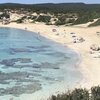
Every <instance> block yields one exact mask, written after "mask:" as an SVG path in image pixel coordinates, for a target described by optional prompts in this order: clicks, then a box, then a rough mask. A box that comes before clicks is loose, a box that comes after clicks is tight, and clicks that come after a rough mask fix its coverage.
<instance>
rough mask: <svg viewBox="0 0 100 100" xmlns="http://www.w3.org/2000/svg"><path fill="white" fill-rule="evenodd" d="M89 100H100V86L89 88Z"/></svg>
mask: <svg viewBox="0 0 100 100" xmlns="http://www.w3.org/2000/svg"><path fill="white" fill-rule="evenodd" d="M91 100H100V86H96V87H92V88H91Z"/></svg>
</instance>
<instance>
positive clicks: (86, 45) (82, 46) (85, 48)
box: [0, 23, 100, 90]
mask: <svg viewBox="0 0 100 100" xmlns="http://www.w3.org/2000/svg"><path fill="white" fill-rule="evenodd" d="M0 27H11V28H18V29H24V30H25V28H27V29H26V30H27V31H32V32H35V33H37V34H38V33H39V35H41V36H43V37H45V38H47V39H50V40H52V41H55V42H57V43H60V44H62V45H63V46H64V47H68V48H70V49H71V50H72V51H74V52H76V53H77V54H78V55H79V56H80V58H81V59H79V60H80V61H78V62H77V63H78V64H77V63H76V65H75V66H78V68H79V71H80V72H81V73H82V75H83V77H84V79H82V80H81V82H79V83H78V84H77V85H76V86H75V88H80V87H82V88H87V89H90V87H91V86H94V85H99V84H100V80H98V79H99V73H100V68H99V67H100V58H94V57H92V56H91V55H90V54H89V49H90V46H91V45H92V44H95V43H98V44H99V43H100V38H98V37H97V36H96V32H97V31H99V29H100V27H91V28H83V27H82V28H81V27H74V26H72V27H65V26H60V27H57V26H47V25H44V24H40V23H39V24H16V23H10V24H8V25H2V24H1V23H0ZM52 29H56V30H57V32H52ZM64 30H65V31H64ZM93 30H94V31H93ZM71 32H75V33H76V34H75V35H77V36H79V37H80V36H81V37H83V38H84V39H85V41H84V42H82V43H73V37H72V35H71V34H70V33H71ZM58 33H59V35H57V34H58ZM94 39H96V40H94ZM93 40H94V41H93ZM66 90H67V89H66Z"/></svg>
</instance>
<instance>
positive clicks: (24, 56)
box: [0, 28, 82, 100]
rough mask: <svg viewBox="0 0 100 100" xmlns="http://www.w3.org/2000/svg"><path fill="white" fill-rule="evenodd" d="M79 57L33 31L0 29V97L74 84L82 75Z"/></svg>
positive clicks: (28, 93)
mask: <svg viewBox="0 0 100 100" xmlns="http://www.w3.org/2000/svg"><path fill="white" fill-rule="evenodd" d="M78 60H79V58H78V55H77V54H76V53H75V52H73V51H71V50H70V49H68V48H65V47H63V46H61V45H60V44H57V43H54V42H52V41H50V40H48V39H46V38H44V37H41V36H39V35H37V34H35V33H33V32H29V31H25V30H20V29H13V28H0V100H1V99H2V100H5V98H6V100H10V99H11V98H12V99H11V100H17V99H18V100H23V98H22V97H23V96H24V95H25V96H26V95H27V97H28V96H30V95H31V96H32V95H34V94H35V93H37V94H38V91H40V90H43V91H45V92H48V91H49V90H48V89H50V88H51V89H53V87H54V86H56V87H55V88H57V89H58V90H59V89H60V88H61V87H59V83H61V84H62V85H64V84H66V86H73V85H74V84H75V83H76V82H78V81H80V80H81V78H82V75H81V73H80V72H79V70H78V68H77V67H76V66H75V64H76V62H77V61H78ZM55 84H56V85H55ZM57 86H58V87H57ZM47 90H48V91H47ZM32 99H33V98H30V100H32ZM24 100H29V99H28V98H26V99H25V98H24Z"/></svg>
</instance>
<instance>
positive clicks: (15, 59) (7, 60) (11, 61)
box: [0, 58, 32, 66]
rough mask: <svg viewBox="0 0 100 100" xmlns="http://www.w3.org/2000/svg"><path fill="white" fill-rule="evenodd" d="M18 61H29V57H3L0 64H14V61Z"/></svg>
mask: <svg viewBox="0 0 100 100" xmlns="http://www.w3.org/2000/svg"><path fill="white" fill-rule="evenodd" d="M18 61H19V62H20V63H31V62H32V61H31V58H12V59H4V60H2V61H1V62H0V64H2V65H5V66H14V65H15V63H16V62H18Z"/></svg>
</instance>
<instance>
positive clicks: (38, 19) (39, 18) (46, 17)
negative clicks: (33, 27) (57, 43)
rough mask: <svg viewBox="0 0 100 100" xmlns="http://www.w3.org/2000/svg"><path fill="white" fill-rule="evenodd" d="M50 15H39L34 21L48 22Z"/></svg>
mask: <svg viewBox="0 0 100 100" xmlns="http://www.w3.org/2000/svg"><path fill="white" fill-rule="evenodd" d="M50 19H51V16H42V15H40V16H39V17H38V18H37V20H36V21H38V22H50Z"/></svg>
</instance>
